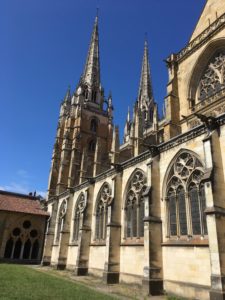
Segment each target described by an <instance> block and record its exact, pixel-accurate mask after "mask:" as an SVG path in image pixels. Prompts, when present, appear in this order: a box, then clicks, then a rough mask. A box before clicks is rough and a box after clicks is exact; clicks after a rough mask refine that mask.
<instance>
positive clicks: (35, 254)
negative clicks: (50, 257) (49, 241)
mask: <svg viewBox="0 0 225 300" xmlns="http://www.w3.org/2000/svg"><path fill="white" fill-rule="evenodd" d="M38 253H39V242H38V239H36V240H35V242H34V243H33V247H32V252H31V259H38Z"/></svg>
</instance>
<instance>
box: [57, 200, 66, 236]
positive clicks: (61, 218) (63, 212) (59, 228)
mask: <svg viewBox="0 0 225 300" xmlns="http://www.w3.org/2000/svg"><path fill="white" fill-rule="evenodd" d="M66 210H67V201H66V200H63V202H62V203H61V206H60V208H59V212H58V224H57V228H56V238H55V240H56V242H58V241H59V238H60V233H61V231H62V230H63V225H64V219H65V216H66Z"/></svg>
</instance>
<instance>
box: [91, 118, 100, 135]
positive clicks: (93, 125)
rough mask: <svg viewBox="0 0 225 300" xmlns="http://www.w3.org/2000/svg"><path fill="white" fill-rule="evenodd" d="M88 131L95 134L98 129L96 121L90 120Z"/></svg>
mask: <svg viewBox="0 0 225 300" xmlns="http://www.w3.org/2000/svg"><path fill="white" fill-rule="evenodd" d="M90 129H91V131H92V132H97V129H98V121H97V120H96V119H92V120H91V126H90Z"/></svg>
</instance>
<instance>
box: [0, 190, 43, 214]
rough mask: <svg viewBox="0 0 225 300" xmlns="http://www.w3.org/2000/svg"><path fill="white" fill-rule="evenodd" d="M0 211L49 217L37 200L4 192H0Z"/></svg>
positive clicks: (32, 197)
mask: <svg viewBox="0 0 225 300" xmlns="http://www.w3.org/2000/svg"><path fill="white" fill-rule="evenodd" d="M0 211H11V212H19V213H25V214H31V215H39V216H46V217H47V216H49V213H48V212H46V211H45V210H43V208H42V207H41V204H40V200H39V198H37V197H34V196H30V195H23V194H17V193H11V192H6V191H0Z"/></svg>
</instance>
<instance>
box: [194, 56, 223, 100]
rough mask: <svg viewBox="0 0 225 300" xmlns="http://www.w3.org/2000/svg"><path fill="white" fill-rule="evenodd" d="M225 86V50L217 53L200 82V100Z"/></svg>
mask: <svg viewBox="0 0 225 300" xmlns="http://www.w3.org/2000/svg"><path fill="white" fill-rule="evenodd" d="M224 88H225V51H223V52H219V53H217V54H216V55H215V56H214V57H213V59H212V60H211V61H210V63H209V64H208V66H207V68H206V70H205V72H204V74H203V76H202V77H201V79H200V84H199V100H204V99H205V98H208V97H210V96H212V95H214V94H216V93H217V92H219V91H220V90H222V89H224Z"/></svg>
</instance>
